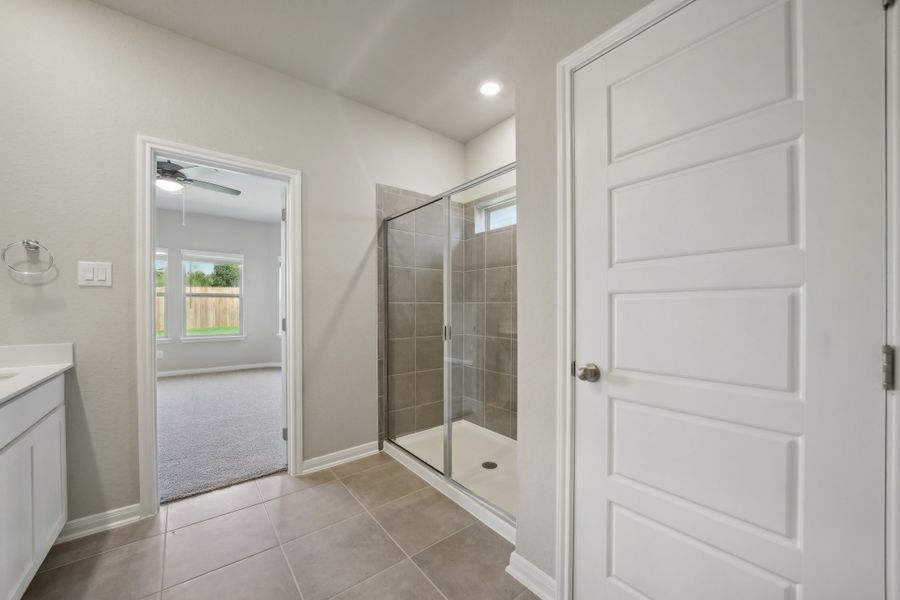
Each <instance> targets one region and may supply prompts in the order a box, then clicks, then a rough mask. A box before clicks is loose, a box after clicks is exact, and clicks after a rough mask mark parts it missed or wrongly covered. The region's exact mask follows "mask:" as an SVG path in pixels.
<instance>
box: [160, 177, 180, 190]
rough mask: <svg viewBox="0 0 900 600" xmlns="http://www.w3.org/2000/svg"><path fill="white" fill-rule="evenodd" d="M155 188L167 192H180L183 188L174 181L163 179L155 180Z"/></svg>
mask: <svg viewBox="0 0 900 600" xmlns="http://www.w3.org/2000/svg"><path fill="white" fill-rule="evenodd" d="M156 187H158V188H159V189H161V190H165V191H167V192H180V191H181V190H182V189H183V188H184V186H183V185H181V184H180V183H179V182H177V181H175V180H174V179H165V178H162V177H158V178H157V179H156Z"/></svg>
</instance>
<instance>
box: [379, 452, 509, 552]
mask: <svg viewBox="0 0 900 600" xmlns="http://www.w3.org/2000/svg"><path fill="white" fill-rule="evenodd" d="M384 452H385V454H387V455H389V456H390V457H391V458H393V459H394V460H396V461H397V462H399V463H400V464H402V465H403V466H404V467H406V468H407V469H409V470H410V471H412V472H413V473H415V474H416V475H418V476H419V477H421V478H422V479H424V480H425V481H427V482H428V484H429V485H431V487H433V488H434V489H436V490H437V491H439V492H440V493H442V494H444V495H445V496H447V497H448V498H450V499H451V500H453V501H454V502H455V503H456V504H458V505H459V506H460V507H461V508H462V509H463V510H465V511H466V512H468V513H470V514H471V515H472V516H473V517H475V518H476V519H478V520H479V521H481V522H482V523H484V524H485V525H487V526H488V527H490V528H491V529H493V530H494V531H496V532H497V534H498V535H500V536H501V537H503V538H505V539H506V540H507V541H508V542H509V543H510V544H515V543H516V527H515V525H512V524H510V523H509V521H507V520H506V519H504V518H503V517H501V516H500V515H498V514H497V513H496V512H494V510H493V509H491V508H490V507H489V506H488V505H487V504H485V503H484V502H481V501H480V500H478V499H477V498H475V497H474V496H472V495H470V494H468V493H466V492H464V491H462V490H461V489H459V488H457V487H456V486H453V485H451V484H449V483H447V482H446V481H445V480H444V478H443V477H441V476H440V475H439V474H438V473H437V472H436V471H434V470H432V469H430V468H428V467H426V466H425V465H423V464H422V463H420V462H419V461H417V460H416V459H414V458H412V457H411V456H409V455H408V454H407V453H406V452H404V451H403V450H400V449H399V448H397V447H396V446H394V445H393V444H391V443H389V442H385V444H384Z"/></svg>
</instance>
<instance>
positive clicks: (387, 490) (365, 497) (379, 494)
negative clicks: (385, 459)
mask: <svg viewBox="0 0 900 600" xmlns="http://www.w3.org/2000/svg"><path fill="white" fill-rule="evenodd" d="M344 485H346V486H347V489H349V490H350V491H351V492H352V493H353V495H354V496H356V497H357V498H358V499H359V501H360V502H362V503H363V505H364V506H365V507H366V508H374V507H376V506H381V505H382V504H386V503H388V502H390V501H391V500H396V499H397V498H400V497H401V496H405V495H407V494H409V493H411V492H415V491H417V490H421V489H422V488H424V487H426V486H427V485H428V484H427V483H425V480H424V479H421V478H419V477H418V476H417V475H415V474H414V473H413V472H412V471H410V470H409V469H407V468H406V467H404V466H403V465H401V464H400V463H398V462H394V463H393V464H388V465H384V466H382V467H377V468H374V469H369V470H368V471H363V472H362V473H357V474H356V475H351V476H350V477H347V478H346V479H344Z"/></svg>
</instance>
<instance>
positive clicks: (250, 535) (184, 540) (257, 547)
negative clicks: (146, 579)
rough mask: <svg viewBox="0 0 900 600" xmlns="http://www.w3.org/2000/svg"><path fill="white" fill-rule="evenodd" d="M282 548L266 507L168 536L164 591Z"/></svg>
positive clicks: (240, 511) (237, 512)
mask: <svg viewBox="0 0 900 600" xmlns="http://www.w3.org/2000/svg"><path fill="white" fill-rule="evenodd" d="M277 544H278V540H277V539H276V538H275V533H274V532H273V531H272V526H271V524H270V523H269V518H268V517H267V516H266V511H265V509H264V508H263V507H262V505H257V506H251V507H250V508H245V509H242V510H239V511H236V512H233V513H229V514H227V515H222V516H221V517H216V518H214V519H209V520H207V521H203V522H201V523H196V524H194V525H189V526H188V527H184V528H182V529H178V530H176V531H171V532H169V533H167V534H166V556H165V573H164V577H163V588H167V587H170V586H173V585H175V584H177V583H181V582H183V581H187V580H188V579H191V578H193V577H197V576H198V575H202V574H204V573H208V572H210V571H212V570H214V569H218V568H220V567H224V566H225V565H227V564H230V563H233V562H236V561H239V560H241V559H242V558H247V557H248V556H251V555H253V554H256V553H258V552H262V551H263V550H266V549H268V548H272V547H273V546H276V545H277Z"/></svg>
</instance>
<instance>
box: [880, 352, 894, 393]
mask: <svg viewBox="0 0 900 600" xmlns="http://www.w3.org/2000/svg"><path fill="white" fill-rule="evenodd" d="M894 360H895V356H894V347H893V346H888V345H887V344H885V345H884V346H882V347H881V387H883V388H884V389H886V390H892V389H894Z"/></svg>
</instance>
